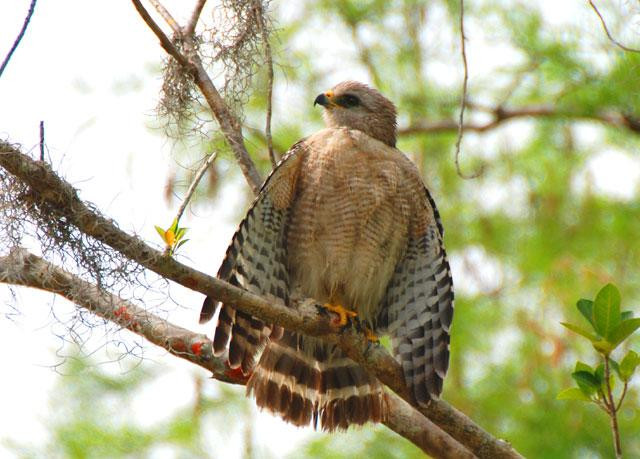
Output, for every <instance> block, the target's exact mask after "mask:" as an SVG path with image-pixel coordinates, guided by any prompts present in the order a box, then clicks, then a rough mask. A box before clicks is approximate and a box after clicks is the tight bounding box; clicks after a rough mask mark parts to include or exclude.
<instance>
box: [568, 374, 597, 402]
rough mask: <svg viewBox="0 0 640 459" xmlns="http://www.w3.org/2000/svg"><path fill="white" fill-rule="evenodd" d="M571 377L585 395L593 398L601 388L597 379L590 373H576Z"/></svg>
mask: <svg viewBox="0 0 640 459" xmlns="http://www.w3.org/2000/svg"><path fill="white" fill-rule="evenodd" d="M571 377H572V378H573V379H574V380H575V382H576V383H577V384H578V387H579V388H580V390H581V391H582V393H583V394H585V395H587V396H591V395H593V394H595V393H596V392H597V391H598V389H599V388H600V383H599V382H598V380H597V379H596V377H595V376H594V375H593V374H592V373H590V372H588V371H576V372H574V373H571Z"/></svg>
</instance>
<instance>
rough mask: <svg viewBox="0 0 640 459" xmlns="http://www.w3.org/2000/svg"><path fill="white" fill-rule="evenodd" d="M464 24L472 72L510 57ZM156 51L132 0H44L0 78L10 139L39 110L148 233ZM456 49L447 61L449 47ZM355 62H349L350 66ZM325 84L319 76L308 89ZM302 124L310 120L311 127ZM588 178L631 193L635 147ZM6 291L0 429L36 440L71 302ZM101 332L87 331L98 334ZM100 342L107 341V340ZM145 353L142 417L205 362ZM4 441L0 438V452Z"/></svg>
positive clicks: (218, 219)
mask: <svg viewBox="0 0 640 459" xmlns="http://www.w3.org/2000/svg"><path fill="white" fill-rule="evenodd" d="M180 3H181V4H182V5H184V4H189V5H191V2H177V1H174V2H169V3H167V6H168V7H169V8H170V9H171V10H172V11H177V10H176V9H175V5H178V4H180ZM276 3H278V4H280V2H276ZM540 3H541V5H542V7H543V8H544V10H545V11H546V12H547V13H548V14H547V17H548V18H549V19H550V20H553V21H554V22H558V23H562V21H573V22H575V21H579V22H583V23H587V24H589V26H588V27H592V30H593V33H594V34H598V33H601V31H600V30H599V24H598V23H597V22H596V21H595V20H594V17H593V15H592V14H591V13H590V11H589V10H588V9H587V8H585V2H580V1H569V0H564V1H557V0H553V1H551V0H547V1H544V2H540ZM28 5H29V0H11V1H7V0H5V1H4V2H2V3H1V4H0V57H4V55H5V53H6V52H7V51H8V49H9V47H10V46H11V43H13V40H14V38H15V36H16V35H17V33H18V31H19V29H20V27H21V25H22V22H23V20H24V16H25V14H26V11H27V9H28ZM281 7H282V8H285V7H284V6H281ZM283 14H287V12H286V11H284V12H283ZM176 16H178V17H180V14H178V13H176ZM475 30H477V28H476V29H475ZM467 35H468V38H469V46H470V50H468V52H469V55H470V56H471V60H470V65H471V69H472V74H471V78H472V83H473V75H474V72H478V71H480V70H482V69H486V68H487V66H489V67H490V66H492V65H494V66H495V65H497V63H498V62H500V64H504V59H505V55H506V56H507V58H508V56H509V55H508V53H507V54H500V55H498V54H496V53H495V52H493V51H492V50H490V49H488V48H486V46H485V44H484V43H483V41H482V40H481V39H479V37H478V36H477V35H475V37H476V38H477V39H476V40H474V28H473V25H470V26H469V31H468V33H467ZM315 45H316V46H320V44H318V43H315ZM334 45H335V46H334ZM299 46H305V44H304V43H300V44H299ZM322 46H324V47H325V48H326V51H327V53H329V52H335V51H336V48H339V47H340V46H342V47H344V44H340V43H332V42H331V38H330V37H328V38H327V39H326V40H325V42H324V43H323V44H322ZM162 57H163V52H162V50H161V48H160V47H159V45H158V43H157V40H156V38H155V36H154V35H153V34H152V33H151V32H150V31H149V30H148V29H147V27H146V26H145V25H144V24H143V23H142V21H141V20H140V18H139V17H138V15H137V14H136V12H135V11H134V9H133V7H132V5H131V3H130V2H127V1H123V2H103V1H87V0H67V1H64V2H47V1H44V0H41V1H40V2H39V3H38V5H37V6H36V11H35V14H34V17H33V19H32V21H31V25H30V26H29V30H28V31H27V34H26V36H25V38H24V39H23V41H22V43H21V45H20V47H19V48H18V50H17V52H16V53H15V55H14V57H13V59H12V61H11V62H10V63H9V66H8V68H7V69H6V71H5V73H4V75H3V76H2V78H1V79H0V137H1V138H3V139H8V140H10V141H11V142H16V143H20V144H21V145H22V147H23V150H24V151H31V150H35V149H37V148H38V147H37V145H38V139H39V137H38V136H39V134H38V123H39V121H40V120H44V122H45V129H46V143H47V146H48V149H49V156H50V161H51V163H52V165H53V167H54V169H56V170H57V171H58V172H59V173H60V174H61V175H62V176H63V177H65V178H66V179H67V180H68V181H69V182H71V183H72V184H73V185H74V186H75V187H76V188H78V189H80V190H81V194H80V196H81V197H82V198H83V199H85V200H88V201H91V202H93V203H95V204H96V205H97V207H98V208H99V209H101V211H102V212H103V213H104V214H106V215H108V216H110V217H112V218H114V219H115V220H116V221H118V222H119V224H120V226H121V227H122V228H123V229H125V230H127V231H135V232H136V233H138V234H139V235H140V236H142V237H143V238H145V239H146V240H148V241H153V242H158V239H157V235H156V234H155V231H154V229H153V225H155V224H161V225H162V224H165V225H166V224H169V223H170V221H171V219H172V218H173V215H174V213H175V210H176V209H175V208H167V206H166V204H165V201H164V199H163V192H164V184H165V180H166V177H167V173H168V171H169V167H170V164H171V163H172V161H173V159H172V156H171V146H172V145H171V142H170V141H167V140H166V139H165V138H164V137H163V135H162V133H161V132H158V131H155V130H152V129H150V128H149V127H150V126H152V125H153V124H154V113H153V109H154V106H155V104H156V101H157V97H158V90H159V87H160V84H161V81H160V80H159V77H158V76H157V74H156V72H155V70H154V68H155V67H157V63H158V62H159V60H160V59H161V58H162ZM319 58H322V57H321V56H320V57H319ZM453 59H455V60H456V62H455V64H454V65H456V66H457V65H458V64H459V62H458V59H459V58H458V56H453ZM445 71H448V70H447V69H443V79H444V78H450V76H449V75H447V74H446V73H445ZM333 76H334V77H335V79H336V80H338V79H342V78H344V77H348V76H351V77H353V76H354V75H353V74H352V75H345V74H344V71H342V72H340V71H336V73H335V75H333ZM361 76H362V73H358V72H356V74H355V77H361ZM323 89H325V88H318V92H320V91H321V90H323ZM287 90H288V86H287V85H286V84H284V85H282V86H280V87H279V91H280V92H279V93H276V107H282V106H283V104H284V102H285V100H290V99H289V98H285V97H284V95H285V94H283V92H286V91H287ZM291 90H292V91H293V89H291ZM281 116H284V115H283V113H282V111H277V112H276V114H275V118H274V123H277V121H278V118H279V117H281ZM313 129H314V127H313V126H310V128H309V132H312V130H313ZM581 129H583V131H584V138H585V139H587V140H586V141H587V142H588V141H589V139H592V138H594V136H595V137H596V138H597V133H594V132H595V130H594V128H593V127H589V126H586V127H584V128H581ZM466 141H468V142H470V144H471V143H473V142H474V141H475V140H474V137H473V136H469V137H468V138H467V139H466ZM587 180H591V181H593V183H594V184H595V186H596V188H597V189H598V190H600V191H601V192H603V193H605V194H609V195H611V196H614V197H617V198H619V199H629V198H630V197H631V196H632V195H633V193H634V191H635V190H637V187H638V181H639V180H640V161H639V160H638V158H637V156H635V157H632V156H630V155H629V154H627V153H625V152H619V151H606V150H604V151H602V152H601V153H600V154H598V155H597V156H596V157H594V158H593V159H592V160H591V162H590V164H589V166H588V167H587V169H586V170H585V172H584V177H577V178H576V181H575V186H576V187H584V186H585V183H586V181H587ZM518 187H519V185H518V183H514V184H513V188H514V190H513V193H511V192H510V191H506V190H504V189H496V190H490V189H489V190H485V191H484V192H485V193H486V196H488V197H489V198H491V199H485V200H484V201H485V202H487V203H488V204H487V205H495V206H500V205H504V204H505V203H506V202H508V201H509V200H510V199H511V198H512V197H513V196H514V193H516V194H517V189H518ZM238 191H239V186H238V184H237V183H236V184H233V183H232V184H230V185H228V186H226V187H225V188H224V189H223V191H222V196H221V197H220V198H218V199H217V201H216V203H214V205H212V206H209V207H205V206H200V207H199V208H198V210H197V212H196V213H197V215H195V216H194V215H187V217H186V220H185V221H184V225H185V226H188V227H190V228H191V230H190V234H189V236H190V239H191V241H190V242H189V243H188V244H187V245H186V246H185V249H186V250H184V251H183V253H184V255H185V256H186V259H185V260H184V261H186V262H187V263H189V264H191V265H192V266H194V267H196V268H198V269H201V270H203V271H208V272H210V273H214V272H215V271H216V270H217V268H218V265H219V263H220V260H221V258H222V255H223V253H224V251H225V249H226V246H227V244H228V242H229V240H230V238H231V235H232V234H233V231H234V229H235V225H236V223H237V222H236V221H235V219H237V209H236V207H237V201H238V199H237V198H236V196H237V194H236V193H238ZM176 207H177V205H176ZM516 211H517V209H516ZM468 255H469V257H470V260H471V263H476V264H478V265H479V264H486V260H485V258H486V256H485V255H483V253H482V251H481V250H475V251H472V252H471V253H469V254H468ZM452 261H453V270H454V277H456V278H457V279H465V273H464V267H463V263H462V261H461V260H455V259H454V260H452ZM489 271H491V270H489ZM496 275H497V274H494V273H491V272H490V273H488V274H487V276H488V279H487V282H488V283H489V284H490V283H491V279H492V278H495V276H496ZM466 278H467V279H468V276H467V277H466ZM474 282H475V281H474V280H473V279H468V286H467V289H468V290H469V291H474V289H478V288H480V287H479V286H476V285H475V284H474ZM456 284H457V285H458V286H459V285H461V284H462V285H464V284H465V283H464V282H462V283H461V282H460V281H458V282H457V283H456ZM463 288H464V287H463ZM15 291H16V292H17V293H18V299H17V306H18V307H19V309H20V311H19V313H17V314H15V315H14V314H13V313H15V312H16V311H13V310H12V309H11V307H10V306H9V305H10V304H12V302H11V297H10V295H9V292H8V287H6V286H3V285H0V362H2V373H1V375H0V381H1V384H2V386H1V387H2V390H1V391H0V413H1V414H0V438H3V437H5V438H6V437H9V438H14V439H16V440H18V441H22V442H29V441H36V442H40V441H41V440H43V439H44V438H46V435H47V432H46V429H45V428H44V427H43V426H42V424H41V420H42V419H43V418H44V417H45V416H46V414H47V412H48V411H49V410H51V409H52V407H51V406H50V405H49V396H50V393H49V390H50V388H51V387H52V385H53V384H54V383H55V381H56V380H57V379H58V378H60V377H61V376H58V374H57V373H55V372H54V371H53V369H52V366H53V365H55V364H57V363H59V362H60V358H59V357H56V356H55V354H54V351H55V350H56V349H58V348H59V346H60V344H61V341H60V339H59V338H57V337H56V336H55V333H64V330H63V327H62V326H61V325H60V324H59V322H58V320H56V319H54V318H53V317H52V315H51V310H52V303H53V307H54V308H55V311H56V314H57V315H58V316H59V317H63V318H64V317H69V316H70V315H71V314H72V312H73V306H71V305H69V304H67V303H65V302H64V301H62V300H61V299H56V300H55V301H54V300H52V296H51V295H49V294H44V293H40V292H34V291H31V290H26V289H16V290H15ZM476 291H477V290H476ZM171 293H172V296H173V298H174V299H176V300H177V301H178V303H179V304H180V305H182V306H184V307H175V309H172V310H171V311H170V315H169V317H170V320H171V321H172V322H174V323H176V324H179V325H182V326H184V327H186V328H190V329H192V330H194V331H203V332H210V331H211V330H210V326H209V327H199V326H198V325H197V315H198V312H199V309H200V304H201V301H202V297H201V295H199V294H196V293H194V292H190V291H187V290H186V289H182V288H179V287H172V289H171ZM96 335H100V333H97V334H96ZM101 338H102V337H101V336H95V337H94V338H91V339H92V340H95V347H98V346H99V343H100V339H101ZM91 343H92V342H91V341H90V342H89V344H90V345H91ZM111 352H112V353H115V351H114V350H113V349H112V350H111ZM145 356H147V357H148V359H149V361H152V362H153V363H152V365H157V366H158V367H159V369H160V372H161V373H163V374H164V376H163V377H162V378H161V379H160V381H159V382H158V383H156V384H154V385H153V387H152V388H151V389H150V390H149V391H148V393H147V394H146V395H145V397H144V399H143V400H140V401H138V403H139V404H140V406H139V407H138V408H139V410H137V411H139V413H141V414H140V415H141V419H143V420H145V422H152V421H153V420H155V419H158V418H162V417H164V416H166V415H167V413H168V412H170V411H171V410H172V407H179V406H183V405H184V404H189V403H191V402H192V398H193V394H192V391H191V388H192V387H193V374H194V372H200V374H202V375H203V376H204V377H207V374H206V372H205V371H204V370H200V369H198V368H196V367H194V366H192V365H189V364H187V363H183V362H181V361H179V359H176V358H174V357H171V356H166V355H165V353H164V352H162V351H161V350H158V349H156V348H153V347H151V346H150V345H149V346H148V347H147V348H146V350H145ZM116 370H117V368H116ZM178 388H180V389H179V390H178ZM159 400H160V401H161V402H160V403H158V401H159ZM255 432H256V435H257V436H258V443H260V444H265V443H267V441H266V439H273V440H275V439H277V441H273V442H271V443H272V444H278V445H279V448H278V449H277V453H276V450H273V452H274V453H276V454H277V455H278V456H279V455H282V454H283V453H285V452H286V451H289V450H291V449H292V448H294V447H295V445H296V439H298V438H300V437H307V436H309V435H312V434H311V433H310V432H311V431H310V429H297V428H294V427H291V426H289V425H286V424H284V423H282V422H280V421H279V420H277V419H275V418H273V417H271V416H269V415H267V414H262V415H260V416H259V417H258V421H257V424H256V427H255ZM240 435H241V432H237V433H236V435H235V436H234V438H232V439H230V441H228V442H226V443H225V444H220V443H219V442H218V443H216V444H215V445H212V451H214V452H215V454H216V455H221V456H222V455H224V457H230V458H233V457H239V455H240V451H239V449H238V447H237V441H239V440H240ZM6 454H8V452H7V451H6V450H4V449H3V447H2V446H0V456H2V457H4V455H6ZM158 457H162V453H159V454H158Z"/></svg>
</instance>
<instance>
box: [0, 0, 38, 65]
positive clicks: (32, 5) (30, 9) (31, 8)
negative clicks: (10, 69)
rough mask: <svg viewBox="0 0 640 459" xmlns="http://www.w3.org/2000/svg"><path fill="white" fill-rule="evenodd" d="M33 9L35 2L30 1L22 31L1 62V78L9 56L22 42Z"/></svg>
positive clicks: (33, 0) (34, 0)
mask: <svg viewBox="0 0 640 459" xmlns="http://www.w3.org/2000/svg"><path fill="white" fill-rule="evenodd" d="M35 8H36V0H31V5H29V11H28V12H27V17H26V18H24V23H23V24H22V29H21V30H20V33H19V34H18V37H17V38H16V39H15V40H14V42H13V46H11V49H10V50H9V53H8V54H7V55H6V56H5V58H4V61H2V65H1V66H0V76H2V72H4V69H5V68H6V67H7V64H8V63H9V60H10V59H11V56H13V53H14V52H15V50H16V49H17V48H18V45H19V44H20V40H22V37H24V34H25V32H26V31H27V27H28V26H29V22H30V21H31V16H33V11H34V10H35Z"/></svg>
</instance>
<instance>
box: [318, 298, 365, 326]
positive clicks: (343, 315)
mask: <svg viewBox="0 0 640 459" xmlns="http://www.w3.org/2000/svg"><path fill="white" fill-rule="evenodd" d="M324 308H325V309H328V310H329V311H331V312H335V313H336V314H338V316H340V319H339V320H338V323H337V324H336V325H338V326H339V327H344V326H345V325H347V321H348V319H347V318H348V317H357V316H358V314H357V313H356V312H353V311H350V310H348V309H345V308H344V307H342V306H340V305H339V304H336V305H334V304H331V303H325V305H324Z"/></svg>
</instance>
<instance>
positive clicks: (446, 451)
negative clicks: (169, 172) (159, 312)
mask: <svg viewBox="0 0 640 459" xmlns="http://www.w3.org/2000/svg"><path fill="white" fill-rule="evenodd" d="M0 282H3V283H10V284H14V285H22V286H26V287H33V288H38V289H41V290H46V291H49V292H53V293H56V294H58V295H61V296H63V297H65V298H67V299H68V300H70V301H72V302H74V303H75V304H77V305H79V306H82V307H84V308H86V309H88V310H90V311H91V312H93V313H94V314H96V315H98V316H100V317H102V318H104V319H106V320H109V321H111V322H115V323H117V324H118V325H120V326H121V327H123V328H126V329H128V330H130V331H132V332H134V333H136V334H138V335H140V336H142V337H144V338H146V339H147V340H148V341H150V342H151V343H153V344H155V345H157V346H160V347H162V348H164V349H166V350H167V351H168V352H169V353H171V354H172V355H174V356H177V357H180V358H183V359H185V360H188V361H189V362H191V363H195V364H196V365H199V366H201V367H203V368H205V369H207V370H210V371H211V372H212V376H213V377H214V378H215V379H218V380H220V381H223V382H227V383H232V384H245V383H246V381H247V378H246V377H245V376H243V375H242V372H240V371H237V370H232V369H230V368H229V367H228V366H227V364H226V361H227V357H226V355H223V356H221V357H215V356H214V355H213V354H212V347H211V342H210V341H209V340H208V338H207V337H206V336H204V335H200V334H197V333H194V332H191V331H190V330H187V329H184V328H182V327H178V326H176V325H173V324H172V323H171V322H168V321H166V320H164V319H161V318H160V317H158V316H156V315H154V314H151V313H149V312H147V311H145V310H144V309H142V308H140V307H138V306H136V305H134V304H132V303H130V302H128V301H126V300H124V299H122V298H120V297H118V296H116V295H113V294H110V293H107V292H105V291H104V290H101V289H99V288H98V287H97V286H95V285H93V284H91V283H89V282H86V281H84V280H82V279H80V278H79V277H77V276H75V275H73V274H71V273H69V272H66V271H64V270H63V269H61V268H59V267H57V266H55V265H53V264H51V263H49V262H47V261H46V260H43V259H42V258H40V257H37V256H36V255H33V254H31V253H29V252H28V251H26V250H24V249H16V250H13V251H12V252H11V253H10V254H9V255H8V256H6V257H1V258H0ZM387 396H388V400H389V405H390V406H389V408H390V412H391V414H390V417H389V419H388V420H386V421H385V425H386V426H387V427H389V428H390V429H391V430H393V431H395V432H396V433H398V434H399V435H402V436H403V437H405V438H407V439H409V440H410V441H412V442H413V443H415V444H416V445H417V446H419V447H420V448H421V449H422V450H424V451H425V452H426V453H427V454H430V455H432V456H434V457H442V458H451V459H458V458H461V459H463V458H474V457H476V456H475V455H473V454H471V453H470V452H469V451H468V450H467V449H466V448H464V447H463V446H462V445H461V444H460V443H458V442H457V441H456V440H454V439H453V438H452V437H451V436H450V435H449V434H447V433H445V432H444V431H443V430H442V429H440V428H439V427H437V426H436V425H435V424H433V422H431V421H430V420H428V419H427V418H425V417H424V416H423V415H422V414H420V413H419V412H418V411H416V410H415V409H414V408H413V407H412V406H411V405H409V404H408V403H407V402H405V401H404V400H402V399H401V398H400V397H398V396H397V395H395V394H393V393H388V394H387Z"/></svg>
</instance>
